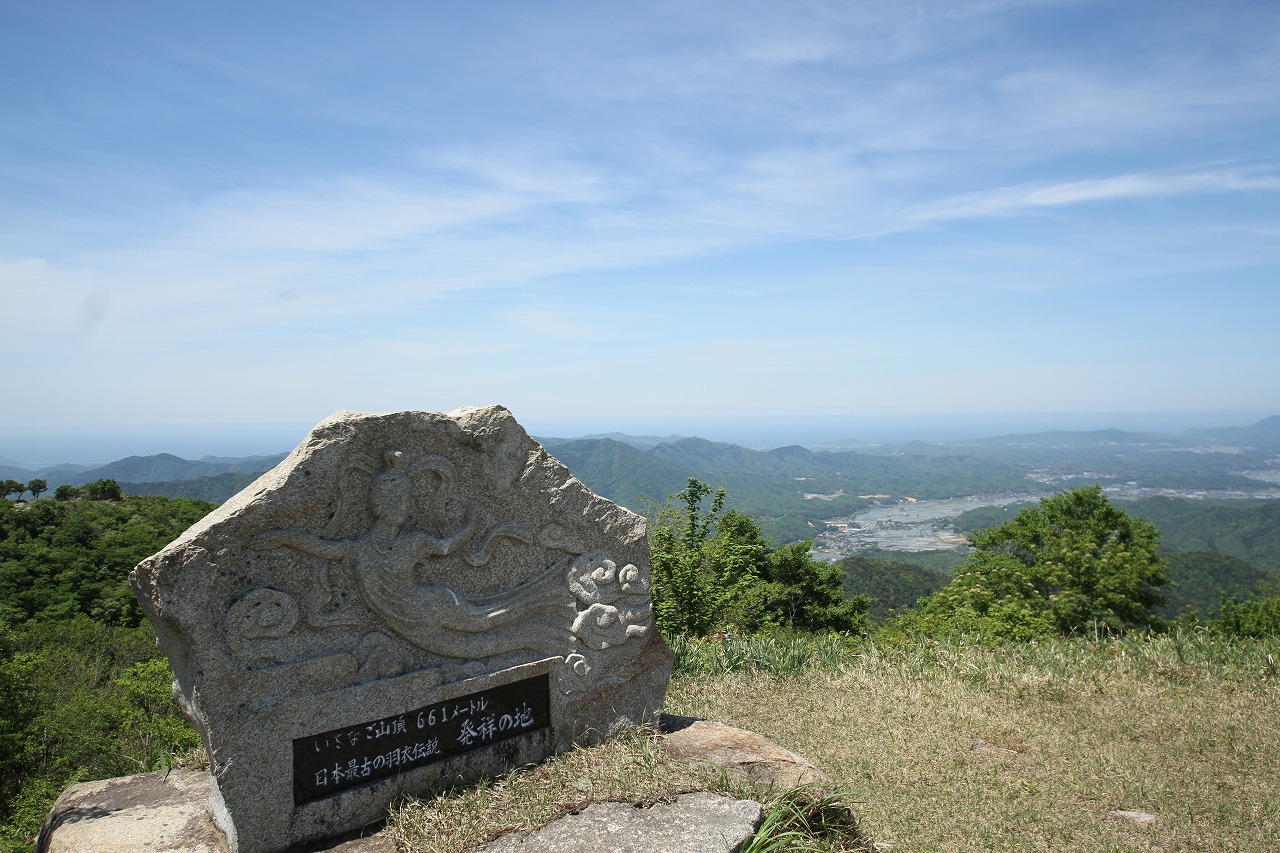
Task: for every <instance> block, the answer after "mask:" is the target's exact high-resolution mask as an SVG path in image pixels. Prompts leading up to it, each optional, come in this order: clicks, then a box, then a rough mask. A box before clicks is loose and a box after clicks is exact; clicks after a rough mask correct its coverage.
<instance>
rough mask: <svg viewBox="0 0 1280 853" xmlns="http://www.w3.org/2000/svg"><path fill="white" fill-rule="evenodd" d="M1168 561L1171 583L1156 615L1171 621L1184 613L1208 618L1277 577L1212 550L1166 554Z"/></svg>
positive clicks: (1251, 594) (1249, 595) (1163, 591)
mask: <svg viewBox="0 0 1280 853" xmlns="http://www.w3.org/2000/svg"><path fill="white" fill-rule="evenodd" d="M1162 538H1163V537H1162ZM1164 559H1165V563H1167V564H1168V566H1169V584H1168V586H1166V587H1165V588H1164V589H1162V590H1161V594H1162V595H1163V596H1164V601H1165V603H1164V606H1163V607H1161V608H1159V609H1158V610H1157V611H1156V612H1157V613H1159V614H1160V615H1161V616H1166V617H1170V618H1172V617H1175V616H1178V615H1180V614H1183V613H1195V614H1197V615H1198V616H1200V617H1201V618H1204V617H1207V616H1208V615H1209V614H1210V613H1212V612H1214V611H1216V610H1217V609H1218V607H1219V605H1220V604H1221V602H1222V600H1223V599H1224V598H1237V599H1243V598H1251V597H1253V596H1255V595H1258V594H1259V593H1261V592H1262V589H1263V587H1264V586H1265V584H1266V582H1267V581H1268V580H1269V579H1272V578H1273V577H1274V576H1273V575H1269V574H1267V573H1266V572H1264V571H1262V570H1261V569H1259V568H1257V567H1256V566H1254V565H1253V564H1252V563H1248V562H1246V561H1244V560H1242V559H1240V558H1239V557H1231V556H1228V555H1226V554H1215V553H1213V552H1211V551H1174V552H1172V553H1170V552H1165V553H1164Z"/></svg>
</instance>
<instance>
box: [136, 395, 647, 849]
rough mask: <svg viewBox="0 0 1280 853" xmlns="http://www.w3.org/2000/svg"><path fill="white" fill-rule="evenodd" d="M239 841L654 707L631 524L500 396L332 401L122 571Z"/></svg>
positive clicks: (547, 747) (333, 820) (641, 547)
mask: <svg viewBox="0 0 1280 853" xmlns="http://www.w3.org/2000/svg"><path fill="white" fill-rule="evenodd" d="M132 580H133V585H134V588H135V590H136V592H137V594H138V598H139V600H140V601H141V603H142V606H143V609H144V610H145V611H146V613H147V616H148V617H149V618H150V619H151V622H152V624H153V625H154V626H155V629H156V632H157V634H158V635H159V641H160V645H161V647H162V648H163V650H164V651H165V653H166V654H167V655H168V657H169V662H170V665H171V666H172V668H173V672H174V675H175V681H174V690H175V694H176V695H177V696H178V699H179V701H180V702H181V704H182V707H183V710H184V711H185V713H186V714H187V716H188V717H189V718H190V719H191V721H192V722H193V723H194V724H195V726H196V728H197V729H198V730H199V731H200V734H201V737H202V738H203V740H204V743H205V746H206V747H207V748H208V751H209V755H210V760H211V765H212V766H211V773H212V775H213V780H214V784H213V785H212V786H211V796H210V800H211V802H210V806H211V810H212V814H213V818H214V822H215V823H216V824H217V826H218V827H219V828H220V829H221V830H222V831H223V832H224V833H225V834H226V836H227V840H228V843H229V845H230V847H231V849H233V850H240V851H252V853H272V851H279V850H285V849H287V848H289V847H290V846H293V845H296V844H300V843H306V842H310V841H315V840H319V839H323V838H327V837H332V836H335V835H338V834H340V833H343V832H345V831H348V830H351V829H354V828H356V827H359V826H363V825H365V824H369V823H372V822H374V821H377V820H379V819H380V818H382V817H383V816H384V815H385V812H386V809H387V806H388V804H389V803H391V802H392V800H394V799H395V798H396V797H397V796H398V795H400V794H401V793H413V794H423V793H428V792H430V791H433V790H439V789H441V788H445V787H448V786H450V785H453V784H457V783H459V782H464V781H469V780H473V779H477V778H482V777H485V776H491V775H496V774H498V773H501V772H503V771H505V770H506V769H509V768H510V767H513V766H517V765H520V764H527V763H531V762H536V761H540V760H542V759H543V758H545V757H547V756H548V755H550V754H552V753H555V752H558V751H562V750H565V749H567V748H569V747H570V746H571V745H573V744H574V743H585V742H594V741H598V740H600V739H603V738H605V737H608V736H609V735H610V734H612V733H614V732H615V731H617V730H618V729H619V728H621V727H623V726H625V725H628V724H633V723H640V722H643V721H646V720H653V719H656V717H657V715H658V713H659V712H660V711H661V706H662V702H663V699H664V696H665V693H666V685H667V679H668V677H669V675H670V672H671V663H672V659H671V653H670V651H669V650H668V649H667V647H666V644H665V643H664V642H663V640H662V638H661V636H659V634H658V632H657V630H656V628H655V627H654V624H653V618H652V613H651V603H652V602H651V591H650V568H649V551H648V545H647V542H646V539H645V522H644V519H643V518H641V517H640V516H638V515H635V514H634V513H632V512H630V511H628V510H626V509H623V508H622V507H619V506H617V505H615V504H613V503H611V502H610V501H608V500H605V499H604V498H601V497H599V496H597V495H595V494H592V492H591V491H590V490H589V489H587V488H586V487H585V486H584V485H583V484H582V483H580V482H579V481H578V480H576V479H574V477H573V476H572V475H570V473H569V471H568V470H567V469H566V468H565V467H564V466H563V465H562V464H560V463H559V462H557V461H556V460H555V459H553V458H552V457H551V456H549V455H548V454H547V452H546V451H545V450H544V449H543V448H542V446H541V445H540V444H538V442H536V441H535V440H534V439H532V438H530V437H529V435H528V434H527V433H526V432H525V431H524V429H523V428H521V426H520V425H519V424H518V423H516V421H515V419H514V418H513V417H512V416H511V414H510V413H509V412H508V411H507V410H505V409H503V408H501V407H499V406H491V407H486V408H467V409H456V410H454V411H451V412H447V413H443V414H439V413H425V412H397V413H394V414H362V413H355V412H346V411H342V412H338V413H336V414H334V415H333V416H331V417H330V418H328V419H327V420H325V421H324V422H323V423H321V424H320V425H319V426H317V427H316V428H315V429H314V430H312V432H311V433H310V435H308V436H307V438H306V439H305V440H304V441H303V443H302V444H301V445H299V446H298V448H297V449H296V450H294V451H293V453H292V454H291V455H290V456H289V457H288V458H287V459H285V460H284V461H283V462H282V463H280V465H279V466H277V467H276V468H275V469H274V470H272V471H270V472H268V473H266V474H264V475H263V476H262V477H261V478H259V479H258V480H257V481H256V482H255V483H253V485H251V486H249V487H248V488H247V489H245V490H244V491H243V492H241V493H240V494H238V495H236V496H235V497H234V498H232V499H231V500H230V501H228V502H227V503H226V504H224V505H223V506H222V507H220V508H219V509H218V510H216V511H215V512H213V513H212V514H210V515H209V516H208V517H206V518H205V519H204V520H202V521H201V522H199V523H198V524H196V525H195V526H193V527H192V528H191V529H190V530H188V531H187V532H186V533H184V534H183V535H182V536H181V537H179V538H178V539H177V540H176V541H174V542H173V543H171V544H170V545H169V546H168V547H166V548H165V549H164V550H163V551H161V552H160V553H158V554H156V555H155V556H153V557H150V558H148V559H147V560H145V561H143V562H142V563H141V564H139V565H138V567H137V569H135V570H134V573H133V575H132Z"/></svg>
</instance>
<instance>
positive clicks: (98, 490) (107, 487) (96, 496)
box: [80, 480, 124, 501]
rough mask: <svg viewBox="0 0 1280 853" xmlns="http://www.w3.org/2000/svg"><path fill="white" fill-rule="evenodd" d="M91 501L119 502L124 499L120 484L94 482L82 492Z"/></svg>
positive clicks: (111, 481)
mask: <svg viewBox="0 0 1280 853" xmlns="http://www.w3.org/2000/svg"><path fill="white" fill-rule="evenodd" d="M80 494H82V495H84V496H85V497H86V498H88V499H89V500H91V501H118V500H120V499H121V498H123V497H124V493H123V492H122V491H120V484H119V483H117V482H116V481H115V480H94V481H93V482H92V483H87V484H85V486H84V487H83V488H82V489H81V490H80Z"/></svg>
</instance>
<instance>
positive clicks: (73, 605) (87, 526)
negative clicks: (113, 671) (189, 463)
mask: <svg viewBox="0 0 1280 853" xmlns="http://www.w3.org/2000/svg"><path fill="white" fill-rule="evenodd" d="M85 488H86V489H88V488H89V487H88V486H86V487H85ZM106 491H108V492H110V489H109V488H108V489H106ZM212 509H213V504H209V503H205V502H203V501H195V500H191V499H188V498H176V499H172V500H170V499H168V498H161V497H137V496H133V497H128V498H122V499H119V500H112V501H101V502H95V501H86V500H67V501H56V500H50V499H49V498H38V499H36V500H31V501H27V502H25V503H12V502H9V501H0V616H4V617H6V618H8V619H9V620H10V621H12V622H14V623H15V624H20V623H22V622H25V621H26V620H28V619H40V620H58V619H68V618H72V617H74V616H75V615H76V614H84V615H87V616H91V617H93V618H94V619H96V620H98V621H99V622H103V623H105V624H111V625H124V626H135V625H138V624H140V623H141V620H142V612H141V610H140V609H139V607H138V603H137V600H136V599H135V597H134V594H133V590H132V589H131V588H130V587H129V572H130V570H132V569H133V567H134V566H135V565H137V564H138V562H139V561H141V560H143V559H144V558H146V557H148V556H150V555H151V554H153V553H155V552H156V551H158V550H160V549H161V548H163V547H164V546H165V545H166V544H168V543H169V542H170V541H172V540H173V539H175V538H176V537H177V536H178V535H179V534H180V533H182V531H184V530H186V529H187V528H188V527H190V526H191V525H192V524H194V523H195V522H196V521H198V520H199V519H201V518H203V517H204V516H205V515H206V514H207V513H208V512H209V511H210V510H212Z"/></svg>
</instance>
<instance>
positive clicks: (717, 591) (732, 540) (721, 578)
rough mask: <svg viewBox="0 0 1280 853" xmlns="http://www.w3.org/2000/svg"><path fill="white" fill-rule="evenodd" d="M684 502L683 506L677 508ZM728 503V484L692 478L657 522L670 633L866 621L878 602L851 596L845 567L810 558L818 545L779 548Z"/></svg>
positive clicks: (658, 615) (656, 593)
mask: <svg viewBox="0 0 1280 853" xmlns="http://www.w3.org/2000/svg"><path fill="white" fill-rule="evenodd" d="M708 497H711V498H712V500H711V506H710V507H709V508H704V507H703V501H704V500H705V499H706V498H708ZM677 500H678V501H679V502H680V503H682V504H683V507H677V506H674V505H673V504H675V502H676V501H677ZM724 500H725V493H724V489H718V490H716V491H715V493H714V496H712V490H711V487H710V486H707V485H706V484H704V483H702V482H699V481H698V479H697V478H694V477H690V478H689V482H688V485H687V486H686V487H685V488H684V489H683V490H682V491H680V492H679V493H677V494H675V495H673V496H672V497H671V501H670V502H669V503H668V504H667V505H666V506H665V507H663V508H661V509H660V511H659V513H658V514H657V517H656V519H655V521H654V524H653V525H652V527H651V537H650V548H651V551H652V555H653V600H654V615H655V619H656V620H657V623H658V629H659V630H660V631H662V633H663V634H665V635H667V636H674V635H676V634H687V635H692V636H705V635H707V634H709V633H711V632H712V631H714V630H716V629H717V628H730V627H733V628H738V629H742V630H745V631H756V630H760V629H762V628H771V627H787V628H795V629H799V630H808V631H821V630H836V631H853V630H861V629H862V628H863V627H864V626H865V620H866V612H867V608H868V606H869V604H870V601H869V600H868V599H867V598H866V597H865V596H855V597H853V598H851V599H846V598H845V596H844V589H843V575H842V572H841V570H840V569H839V568H838V567H836V566H833V565H824V564H822V563H819V562H817V561H816V560H814V559H813V558H812V557H811V556H809V548H810V545H811V542H809V541H808V540H806V541H804V542H797V543H794V544H791V545H784V546H782V547H781V548H773V547H772V546H771V545H770V543H769V540H768V539H766V538H765V536H764V534H763V533H762V532H761V530H760V525H758V524H757V523H756V522H755V520H754V519H752V518H751V517H750V516H749V515H746V514H745V513H742V512H739V511H738V510H733V509H731V510H728V511H727V512H722V511H723V509H724Z"/></svg>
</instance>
